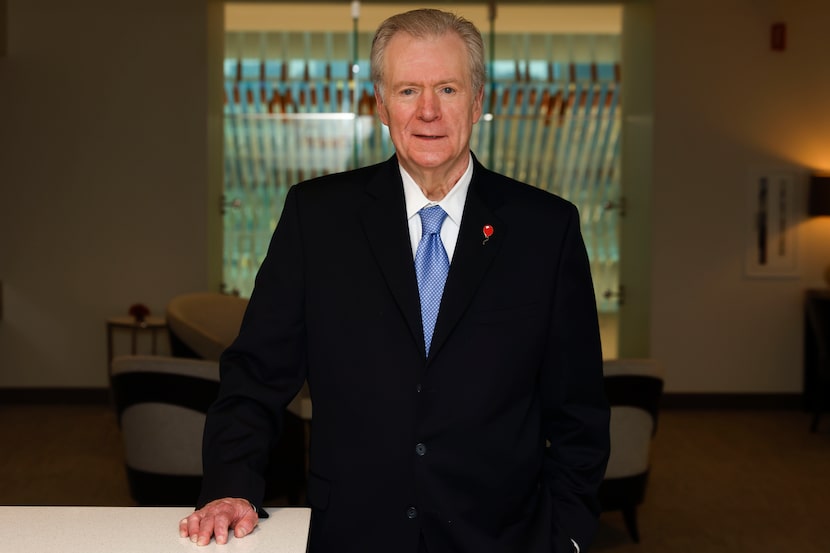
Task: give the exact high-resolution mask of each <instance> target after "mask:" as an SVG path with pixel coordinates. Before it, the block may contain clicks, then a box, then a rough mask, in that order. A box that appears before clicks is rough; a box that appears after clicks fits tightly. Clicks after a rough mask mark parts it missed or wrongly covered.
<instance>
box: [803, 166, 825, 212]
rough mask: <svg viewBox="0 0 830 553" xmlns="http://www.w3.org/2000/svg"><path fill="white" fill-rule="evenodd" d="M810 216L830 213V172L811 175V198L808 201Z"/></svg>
mask: <svg viewBox="0 0 830 553" xmlns="http://www.w3.org/2000/svg"><path fill="white" fill-rule="evenodd" d="M807 214H808V215H809V216H810V217H816V216H819V215H830V174H826V175H813V176H812V177H810V200H809V201H808V202H807Z"/></svg>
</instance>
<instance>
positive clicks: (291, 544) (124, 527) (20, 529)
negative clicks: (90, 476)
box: [0, 507, 311, 553]
mask: <svg viewBox="0 0 830 553" xmlns="http://www.w3.org/2000/svg"><path fill="white" fill-rule="evenodd" d="M266 510H267V511H268V513H269V514H270V515H271V516H270V518H266V519H260V521H259V525H258V526H257V528H256V529H255V530H254V531H253V532H252V533H251V534H250V535H248V536H246V537H244V538H241V539H236V538H234V537H233V534H232V533H231V536H230V538H229V539H228V543H227V545H216V542H214V541H211V542H210V545H207V546H202V547H200V546H198V545H196V544H194V543H193V542H191V541H190V540H189V539H187V538H180V537H179V520H181V519H182V518H184V517H185V516H187V515H188V514H190V513H191V512H193V509H191V508H188V507H0V534H2V537H0V553H53V552H54V553H179V552H189V553H195V552H200V553H212V552H221V553H242V552H244V553H305V551H306V543H307V540H308V526H309V521H310V517H311V510H310V509H307V508H303V507H289V508H273V509H266Z"/></svg>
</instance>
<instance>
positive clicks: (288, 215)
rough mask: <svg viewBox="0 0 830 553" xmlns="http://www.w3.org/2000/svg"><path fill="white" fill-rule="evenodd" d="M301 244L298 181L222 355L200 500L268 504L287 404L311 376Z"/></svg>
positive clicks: (204, 449) (200, 502)
mask: <svg viewBox="0 0 830 553" xmlns="http://www.w3.org/2000/svg"><path fill="white" fill-rule="evenodd" d="M301 243H302V240H301V231H300V225H299V217H298V199H297V193H296V187H292V188H291V189H290V190H289V193H288V195H287V197H286V201H285V207H284V209H283V213H282V216H281V217H280V222H279V224H278V226H277V228H276V230H275V231H274V235H273V237H272V239H271V244H270V246H269V248H268V253H267V255H266V257H265V260H264V261H263V263H262V266H261V267H260V270H259V272H258V274H257V278H256V283H255V287H254V292H253V294H252V295H251V299H250V302H249V304H248V308H247V310H246V312H245V316H244V318H243V321H242V325H241V328H240V332H239V336H238V337H237V338H236V340H235V341H234V343H233V344H232V345H231V346H230V347H229V348H228V349H227V350H226V351H225V352H224V353H223V355H222V357H221V359H220V377H221V383H220V389H219V396H218V398H217V400H216V401H215V403H214V404H213V405H212V406H211V408H210V410H209V411H208V415H207V420H206V423H205V431H204V439H203V444H202V463H203V469H204V477H203V482H202V492H201V495H200V497H199V500H198V504H197V507H201V506H203V505H204V504H205V503H208V502H209V501H212V500H214V499H219V498H223V497H242V498H245V499H248V500H249V501H251V502H252V503H253V504H254V505H256V506H258V507H261V506H262V501H263V495H264V488H265V478H264V474H265V470H266V466H267V463H268V455H269V451H270V450H271V449H272V448H273V445H274V444H275V443H276V440H278V439H279V432H280V428H281V425H282V416H283V413H284V410H285V407H286V405H287V404H288V403H289V402H290V401H291V399H292V398H293V397H294V396H295V395H296V394H297V392H298V391H299V389H300V388H301V386H302V384H303V381H304V380H305V376H306V353H305V325H304V321H303V306H304V299H303V298H304V293H303V265H304V263H303V254H302V248H301Z"/></svg>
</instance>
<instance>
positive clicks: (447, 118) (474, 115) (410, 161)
mask: <svg viewBox="0 0 830 553" xmlns="http://www.w3.org/2000/svg"><path fill="white" fill-rule="evenodd" d="M466 52H467V49H466V46H465V44H464V42H463V41H462V39H461V38H460V37H458V36H457V35H455V34H454V33H448V34H445V35H443V36H442V37H440V38H433V39H417V38H414V37H413V36H411V35H409V34H407V33H398V34H397V35H395V36H394V37H393V38H392V40H391V41H390V42H389V44H388V45H387V49H386V54H385V58H384V60H385V61H384V68H383V69H384V72H383V75H384V82H383V95H382V97H381V94H380V92H379V91H378V90H375V99H376V101H377V105H378V113H379V115H380V119H381V121H383V123H384V124H385V125H386V126H388V127H389V134H390V136H391V138H392V142H393V144H395V150H396V151H397V154H398V160H399V161H400V163H401V165H403V167H404V169H406V170H407V171H408V172H409V173H410V174H412V175H413V176H415V175H418V174H420V173H422V172H424V171H431V170H437V171H439V172H441V171H443V172H446V174H450V173H456V172H458V171H459V168H460V172H463V171H464V169H466V167H467V161H468V151H469V147H470V146H469V145H470V134H471V133H472V128H473V124H474V123H476V122H477V121H478V119H479V117H481V109H482V107H481V106H482V98H483V93H484V92H483V90H478V91H475V90H473V89H472V82H471V75H470V68H469V65H468V63H467V59H468V58H467V53H466ZM455 176H456V177H458V176H460V173H459V174H458V175H455Z"/></svg>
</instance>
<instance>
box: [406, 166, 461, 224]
mask: <svg viewBox="0 0 830 553" xmlns="http://www.w3.org/2000/svg"><path fill="white" fill-rule="evenodd" d="M398 168H399V169H400V171H401V179H402V180H403V194H404V199H405V201H406V219H407V220H409V219H411V218H412V217H414V216H415V215H416V214H417V213H418V212H419V211H420V210H421V209H422V208H424V207H426V206H428V205H440V206H441V209H443V210H444V211H446V212H447V217H449V218H450V220H451V221H452V222H454V223H455V224H456V225H458V226H461V216H462V215H463V213H464V203H465V202H466V200H467V190H468V189H469V188H470V182H471V181H472V180H473V156H472V155H471V156H470V158H469V161H468V162H467V170H466V171H464V174H463V175H461V178H460V179H458V182H456V183H455V186H453V187H452V188H450V191H449V193H447V195H446V196H444V197H443V198H442V199H441V201H439V202H433V201H431V200H429V199H428V198H427V197H426V196H424V193H423V192H422V191H421V188H420V187H419V186H418V185H417V184H415V179H413V178H412V176H410V174H409V173H407V172H406V170H405V169H404V168H403V167H402V166H401V165H400V164H398Z"/></svg>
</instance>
